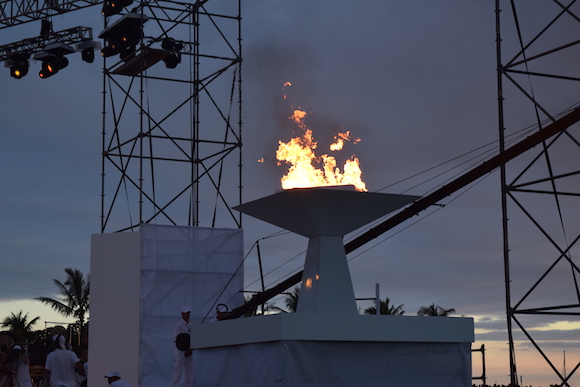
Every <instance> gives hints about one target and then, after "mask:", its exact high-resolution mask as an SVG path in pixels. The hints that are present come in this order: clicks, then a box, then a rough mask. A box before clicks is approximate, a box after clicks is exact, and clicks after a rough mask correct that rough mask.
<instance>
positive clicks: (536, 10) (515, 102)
mask: <svg viewBox="0 0 580 387" xmlns="http://www.w3.org/2000/svg"><path fill="white" fill-rule="evenodd" d="M564 3H565V4H564ZM575 3H576V2H575V1H566V2H560V1H542V2H530V1H515V0H511V1H507V0H506V1H503V0H496V47H497V69H498V111H499V115H498V117H499V136H500V147H501V150H502V151H503V150H504V149H505V148H506V147H507V146H509V143H511V142H513V141H517V140H518V138H523V137H526V136H529V135H530V133H533V132H536V131H538V130H539V129H541V128H543V127H545V126H547V125H549V124H550V123H552V122H554V121H555V120H557V119H558V118H559V116H560V115H561V114H563V113H566V112H569V111H570V110H571V109H574V108H577V104H578V92H577V91H578V81H580V72H579V71H578V66H577V63H578V60H579V59H580V46H579V45H578V43H580V40H578V36H579V33H580V7H579V6H578V4H575ZM527 125H529V126H527ZM526 126H527V127H526ZM522 127H525V129H523V130H522V129H521V128H522ZM579 156H580V138H579V133H578V124H576V125H572V126H571V127H569V128H568V129H566V130H565V131H563V132H561V133H559V134H558V135H556V136H554V138H551V139H549V140H548V141H544V142H543V143H542V145H541V146H536V147H535V148H533V149H532V150H530V151H528V152H526V153H525V154H524V155H522V156H520V157H519V158H518V159H516V160H513V161H512V162H509V163H506V164H505V165H503V166H502V167H501V184H502V213H503V230H504V273H505V294H506V314H507V329H508V336H509V359H510V378H511V380H510V381H511V384H510V385H512V386H517V385H519V383H520V381H519V380H518V373H517V369H516V358H517V356H516V343H517V342H525V343H528V344H529V345H531V346H532V347H533V348H535V349H536V350H537V352H538V353H539V355H540V356H541V357H542V358H543V359H544V360H545V362H546V363H547V364H548V366H549V368H551V369H552V370H553V372H554V374H555V377H557V378H558V380H559V381H560V383H561V385H563V386H567V385H572V384H568V383H569V381H573V380H578V375H577V369H578V367H579V366H580V363H578V364H572V366H571V367H570V369H569V371H570V372H568V373H566V371H563V370H562V368H561V363H560V362H561V357H559V356H558V358H557V360H556V358H555V356H554V353H555V352H554V350H553V349H550V348H549V347H548V346H547V345H546V344H547V339H546V338H543V337H542V335H541V331H538V330H535V329H534V328H535V327H537V326H538V325H546V324H549V323H551V322H556V321H560V320H562V319H567V320H571V321H576V322H577V321H578V317H579V316H580V290H579V284H578V279H579V277H580V270H579V268H578V264H577V262H578V261H577V258H578V254H579V252H580V249H579V248H578V240H579V239H580V224H579V222H578V217H579V215H580V213H579V212H580V211H579V210H580V205H579V200H580V181H579V180H578V177H579V176H580V171H579V170H578V157H579ZM561 345H562V349H566V347H565V345H566V343H565V342H561ZM556 353H561V350H560V351H559V352H556Z"/></svg>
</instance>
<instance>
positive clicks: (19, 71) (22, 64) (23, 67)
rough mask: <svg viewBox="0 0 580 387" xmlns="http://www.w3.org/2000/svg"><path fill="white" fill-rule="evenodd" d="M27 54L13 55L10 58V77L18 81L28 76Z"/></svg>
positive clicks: (28, 55)
mask: <svg viewBox="0 0 580 387" xmlns="http://www.w3.org/2000/svg"><path fill="white" fill-rule="evenodd" d="M29 57H30V54H29V53H19V54H14V55H12V56H11V57H10V62H11V65H10V76H12V77H13V78H16V79H20V78H22V77H24V76H25V75H26V74H28V58H29Z"/></svg>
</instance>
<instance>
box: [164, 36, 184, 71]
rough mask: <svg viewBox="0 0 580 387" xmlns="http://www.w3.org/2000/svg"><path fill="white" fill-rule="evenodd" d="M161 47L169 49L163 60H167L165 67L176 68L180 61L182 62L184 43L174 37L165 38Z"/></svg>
mask: <svg viewBox="0 0 580 387" xmlns="http://www.w3.org/2000/svg"><path fill="white" fill-rule="evenodd" d="M161 48H162V49H164V50H166V51H169V52H170V53H169V55H167V56H166V57H165V58H164V59H163V62H165V67H167V68H168V69H174V68H176V67H177V65H178V64H179V63H181V52H180V51H181V50H182V49H183V43H181V42H178V41H177V40H175V39H173V38H164V39H163V40H162V41H161Z"/></svg>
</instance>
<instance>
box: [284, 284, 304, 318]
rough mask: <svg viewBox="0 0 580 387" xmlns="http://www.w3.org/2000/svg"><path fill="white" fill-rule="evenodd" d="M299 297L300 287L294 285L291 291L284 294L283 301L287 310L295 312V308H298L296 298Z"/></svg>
mask: <svg viewBox="0 0 580 387" xmlns="http://www.w3.org/2000/svg"><path fill="white" fill-rule="evenodd" d="M299 298H300V288H299V287H298V286H296V287H295V288H294V290H292V292H290V293H288V294H287V295H286V298H285V299H284V303H285V304H286V308H288V312H290V313H294V312H296V308H298V299H299Z"/></svg>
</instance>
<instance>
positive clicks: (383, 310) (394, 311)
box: [364, 297, 405, 316]
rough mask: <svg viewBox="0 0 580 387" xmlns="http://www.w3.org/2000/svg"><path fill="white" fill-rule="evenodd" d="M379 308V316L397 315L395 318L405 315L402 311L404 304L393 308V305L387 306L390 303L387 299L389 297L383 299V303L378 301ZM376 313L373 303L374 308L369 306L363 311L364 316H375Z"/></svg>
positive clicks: (375, 304) (375, 305)
mask: <svg viewBox="0 0 580 387" xmlns="http://www.w3.org/2000/svg"><path fill="white" fill-rule="evenodd" d="M379 302H380V304H381V306H380V310H379V311H380V314H391V315H397V316H402V315H403V314H405V311H404V310H403V307H404V306H405V305H404V304H401V305H399V306H395V305H389V304H390V303H391V300H390V299H389V297H387V298H385V301H382V300H379ZM376 313H377V302H376V301H375V303H374V306H369V307H368V308H366V309H365V311H364V314H376Z"/></svg>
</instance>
